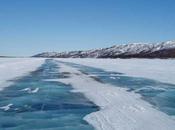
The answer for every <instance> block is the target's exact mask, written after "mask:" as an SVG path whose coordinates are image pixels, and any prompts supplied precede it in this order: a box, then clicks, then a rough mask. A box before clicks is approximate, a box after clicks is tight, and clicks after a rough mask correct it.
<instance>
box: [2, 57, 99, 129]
mask: <svg viewBox="0 0 175 130" xmlns="http://www.w3.org/2000/svg"><path fill="white" fill-rule="evenodd" d="M58 70H59V66H58V65H57V64H56V63H55V61H54V60H51V59H50V60H49V59H48V60H46V61H45V63H44V64H43V65H42V66H41V67H40V68H38V69H37V70H36V71H34V72H32V73H30V74H29V75H27V76H25V77H21V78H18V79H14V80H13V82H14V84H13V85H11V86H9V87H7V88H5V89H4V90H3V91H0V130H94V128H93V127H92V126H91V125H89V124H88V123H87V122H86V121H84V120H83V117H84V116H86V115H87V114H89V113H91V112H94V111H97V110H98V109H99V108H98V107H97V106H96V105H94V104H93V103H92V102H90V101H89V100H88V99H86V98H85V97H84V96H83V95H82V94H81V93H72V92H71V89H72V88H71V86H70V85H65V84H63V83H60V82H53V81H49V80H47V79H55V78H66V77H64V76H63V75H62V74H61V73H59V71H58Z"/></svg>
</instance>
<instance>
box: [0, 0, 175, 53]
mask: <svg viewBox="0 0 175 130" xmlns="http://www.w3.org/2000/svg"><path fill="white" fill-rule="evenodd" d="M166 40H175V0H0V55H16V56H30V55H33V54H36V53H39V52H43V51H68V50H86V49H91V48H101V47H108V46H111V45H114V44H118V43H129V42H159V41H166Z"/></svg>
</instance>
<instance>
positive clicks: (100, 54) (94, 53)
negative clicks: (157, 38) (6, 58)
mask: <svg viewBox="0 0 175 130" xmlns="http://www.w3.org/2000/svg"><path fill="white" fill-rule="evenodd" d="M34 57H51V58H175V41H166V42H162V43H132V44H122V45H115V46H112V47H109V48H102V49H94V50H88V51H70V52H61V53H60V52H44V53H40V54H37V55H35V56H34Z"/></svg>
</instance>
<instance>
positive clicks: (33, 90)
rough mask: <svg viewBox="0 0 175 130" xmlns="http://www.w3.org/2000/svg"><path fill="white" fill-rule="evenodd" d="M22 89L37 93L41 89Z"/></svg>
mask: <svg viewBox="0 0 175 130" xmlns="http://www.w3.org/2000/svg"><path fill="white" fill-rule="evenodd" d="M20 91H26V92H28V93H37V92H38V91H39V88H35V89H31V88H25V89H22V90H20Z"/></svg>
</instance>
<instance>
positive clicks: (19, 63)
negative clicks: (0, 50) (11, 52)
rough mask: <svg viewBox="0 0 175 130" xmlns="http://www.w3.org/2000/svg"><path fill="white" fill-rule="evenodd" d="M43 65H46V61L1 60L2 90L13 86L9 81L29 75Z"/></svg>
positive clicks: (0, 88) (0, 83)
mask: <svg viewBox="0 0 175 130" xmlns="http://www.w3.org/2000/svg"><path fill="white" fill-rule="evenodd" d="M42 63H44V59H37V58H0V90H2V89H3V88H4V87H7V86H8V85H10V84H11V82H10V81H8V80H12V79H14V78H16V77H20V76H23V75H25V74H28V73H29V72H31V71H34V70H35V69H37V68H38V67H39V66H40V65H41V64H42Z"/></svg>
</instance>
